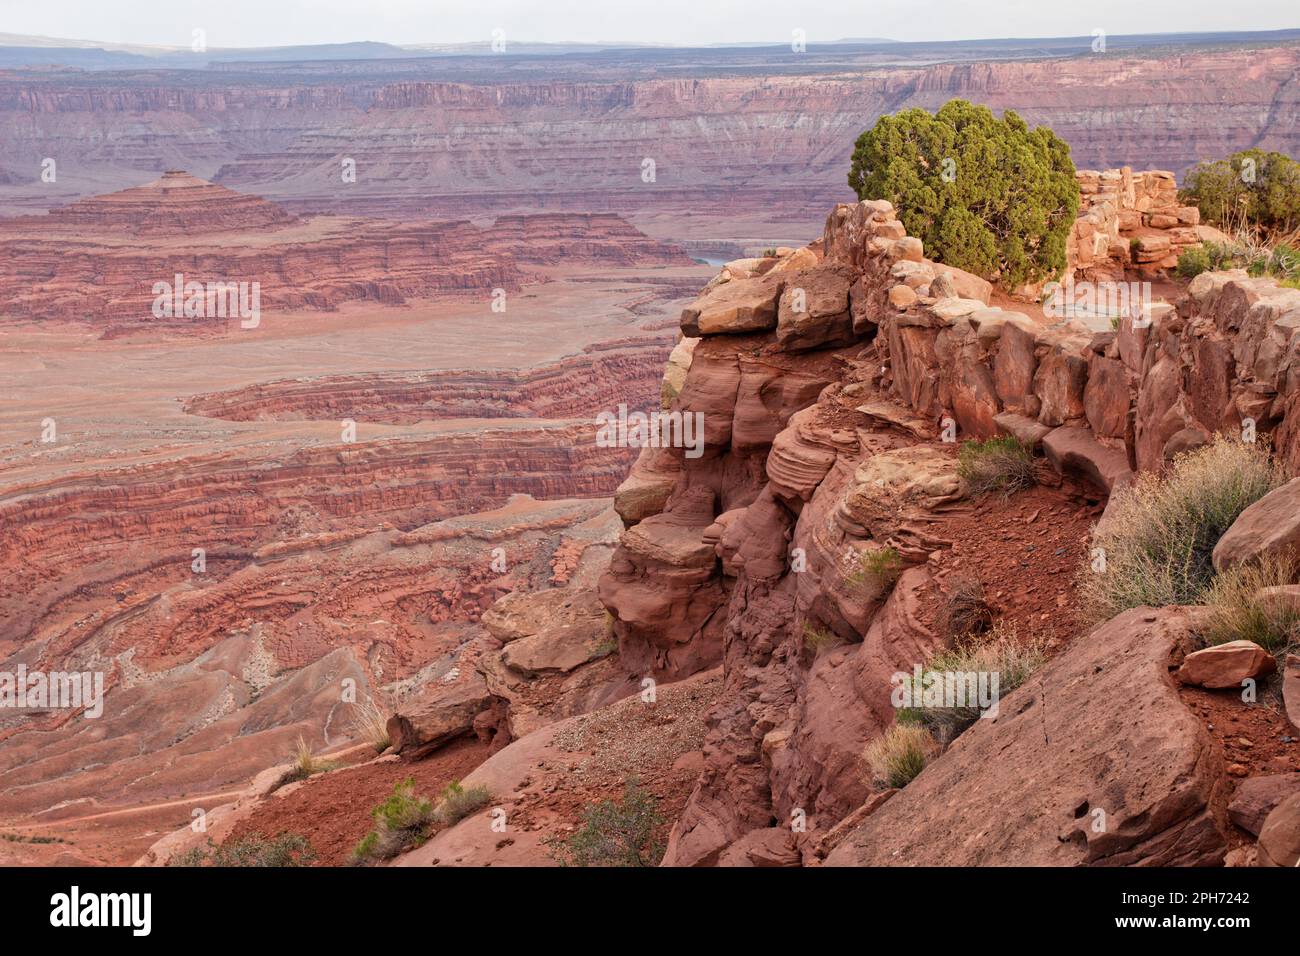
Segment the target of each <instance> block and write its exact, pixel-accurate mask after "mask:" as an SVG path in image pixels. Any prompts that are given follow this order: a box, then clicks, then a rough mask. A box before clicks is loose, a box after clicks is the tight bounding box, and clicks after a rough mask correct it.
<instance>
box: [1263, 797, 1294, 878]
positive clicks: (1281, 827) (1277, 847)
mask: <svg viewBox="0 0 1300 956" xmlns="http://www.w3.org/2000/svg"><path fill="white" fill-rule="evenodd" d="M1297 864H1300V793H1294V794H1292V795H1291V796H1289V797H1287V798H1286V799H1285V800H1283V801H1282V802H1281V803H1279V804H1278V805H1277V806H1276V807H1274V808H1273V811H1272V812H1271V813H1270V814H1269V815H1268V817H1267V818H1266V819H1265V820H1264V825H1263V826H1262V827H1261V828H1260V831H1259V858H1258V862H1257V863H1256V866H1267V867H1273V866H1290V867H1294V866H1296V865H1297Z"/></svg>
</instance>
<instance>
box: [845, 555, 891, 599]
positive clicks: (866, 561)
mask: <svg viewBox="0 0 1300 956" xmlns="http://www.w3.org/2000/svg"><path fill="white" fill-rule="evenodd" d="M902 573H903V556H902V555H901V554H899V553H898V549H897V548H893V547H888V546H887V547H883V548H870V549H868V550H866V551H863V552H862V553H861V554H859V555H858V569H857V570H856V571H854V572H853V573H852V574H850V575H849V576H848V578H847V580H848V582H849V584H851V585H853V586H854V587H856V588H861V587H865V586H866V585H868V584H876V585H878V586H879V587H880V588H881V589H883V590H888V589H889V588H891V587H893V586H894V584H895V583H897V581H898V578H899V575H901V574H902Z"/></svg>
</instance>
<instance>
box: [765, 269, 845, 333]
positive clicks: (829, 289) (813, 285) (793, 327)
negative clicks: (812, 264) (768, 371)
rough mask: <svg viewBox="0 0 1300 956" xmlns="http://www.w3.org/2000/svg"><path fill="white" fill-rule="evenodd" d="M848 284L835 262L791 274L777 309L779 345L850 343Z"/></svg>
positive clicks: (843, 272) (842, 271)
mask: <svg viewBox="0 0 1300 956" xmlns="http://www.w3.org/2000/svg"><path fill="white" fill-rule="evenodd" d="M850 284H851V276H850V275H849V273H848V271H847V270H846V269H844V268H843V267H842V266H838V265H836V264H834V263H823V264H822V265H820V266H817V267H816V268H814V269H807V270H805V271H803V272H798V273H793V274H791V275H790V276H789V277H788V278H787V279H786V283H785V290H784V291H783V292H782V293H781V299H780V304H779V306H778V309H777V323H776V340H777V342H779V343H780V345H781V347H782V348H784V349H785V350H787V351H798V350H801V349H815V348H821V347H823V346H827V345H847V344H848V343H850V342H852V341H853V340H854V338H855V336H854V334H853V319H852V317H851V316H850V315H849V285H850Z"/></svg>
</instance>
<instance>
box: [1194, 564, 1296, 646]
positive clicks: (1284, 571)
mask: <svg viewBox="0 0 1300 956" xmlns="http://www.w3.org/2000/svg"><path fill="white" fill-rule="evenodd" d="M1297 573H1300V566H1297V563H1296V560H1295V559H1294V558H1293V557H1290V556H1277V555H1269V556H1266V557H1264V558H1261V559H1260V560H1258V561H1250V562H1244V563H1242V564H1237V565H1234V566H1233V567H1231V568H1229V569H1228V570H1227V571H1224V572H1223V573H1222V574H1219V575H1217V576H1216V577H1215V579H1214V582H1213V583H1212V584H1211V585H1210V588H1209V590H1208V591H1207V592H1206V594H1205V603H1206V604H1207V605H1209V606H1210V609H1211V611H1210V620H1209V623H1208V624H1207V626H1206V627H1205V630H1204V632H1203V636H1204V638H1205V640H1206V643H1208V644H1226V643H1227V642H1228V641H1254V642H1255V643H1256V644H1258V645H1259V646H1260V647H1263V648H1266V649H1267V650H1270V651H1275V652H1276V651H1283V650H1286V649H1288V648H1290V647H1293V646H1294V645H1295V643H1296V640H1297V638H1300V612H1297V611H1296V610H1295V609H1294V608H1293V607H1292V606H1291V604H1290V602H1287V601H1277V600H1270V599H1268V598H1265V597H1261V596H1260V594H1259V592H1260V589H1261V588H1268V587H1278V586H1280V585H1284V584H1292V583H1294V582H1295V580H1296V576H1297Z"/></svg>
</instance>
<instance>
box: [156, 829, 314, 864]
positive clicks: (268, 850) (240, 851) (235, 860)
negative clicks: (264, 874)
mask: <svg viewBox="0 0 1300 956" xmlns="http://www.w3.org/2000/svg"><path fill="white" fill-rule="evenodd" d="M315 861H316V853H315V851H314V850H313V849H312V848H311V844H310V843H308V842H307V838H306V837H304V836H301V835H300V834H297V833H281V834H280V835H279V836H277V837H275V839H272V840H268V839H266V838H265V837H263V836H262V835H261V834H260V833H250V834H249V835H247V836H243V837H240V838H239V839H237V840H227V841H226V842H225V843H223V844H221V845H220V846H218V845H217V844H216V843H214V842H213V841H212V838H211V837H209V838H208V843H207V846H206V847H193V848H192V849H189V850H186V851H185V852H184V853H178V854H176V855H175V856H173V857H171V859H169V860H168V861H167V865H168V866H255V867H285V866H311V864H312V863H314V862H315Z"/></svg>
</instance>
